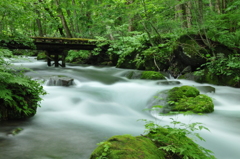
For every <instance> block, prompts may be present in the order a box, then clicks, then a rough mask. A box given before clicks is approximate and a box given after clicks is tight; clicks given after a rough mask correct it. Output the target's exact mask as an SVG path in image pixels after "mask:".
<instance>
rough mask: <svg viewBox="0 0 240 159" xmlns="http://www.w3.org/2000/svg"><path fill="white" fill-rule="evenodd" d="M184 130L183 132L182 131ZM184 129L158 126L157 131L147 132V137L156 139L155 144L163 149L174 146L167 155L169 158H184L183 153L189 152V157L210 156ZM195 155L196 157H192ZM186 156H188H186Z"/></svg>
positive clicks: (203, 157)
mask: <svg viewBox="0 0 240 159" xmlns="http://www.w3.org/2000/svg"><path fill="white" fill-rule="evenodd" d="M181 132H182V133H181ZM183 132H184V131H181V129H177V128H170V127H169V128H164V127H158V128H157V129H155V131H151V132H150V133H148V134H147V137H148V138H150V139H152V140H153V141H155V144H156V145H158V147H159V148H160V149H161V147H167V146H170V147H172V150H174V152H172V151H171V150H169V151H167V152H166V153H167V154H166V156H167V157H169V158H179V159H181V158H184V157H183V156H182V154H185V155H186V154H187V156H188V157H187V158H195V157H196V156H197V158H199V159H200V158H202V159H205V158H208V157H207V156H206V155H205V154H204V153H203V152H202V150H201V147H200V146H199V145H198V144H196V143H195V142H194V141H193V140H192V139H190V138H188V137H187V136H186V134H185V133H183ZM192 156H195V157H192ZM167 157H166V158H167ZM185 157H186V156H185Z"/></svg>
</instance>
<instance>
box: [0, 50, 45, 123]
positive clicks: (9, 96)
mask: <svg viewBox="0 0 240 159" xmlns="http://www.w3.org/2000/svg"><path fill="white" fill-rule="evenodd" d="M6 54H7V55H8V56H12V55H11V52H10V51H8V50H2V49H1V50H0V57H1V58H0V120H9V119H24V118H27V117H31V116H33V115H34V114H35V113H36V109H37V107H39V106H40V105H39V102H40V101H41V100H42V98H41V95H45V94H46V92H45V91H44V90H43V87H42V86H41V84H40V83H38V82H37V81H34V80H32V79H30V78H29V77H27V76H24V75H23V74H21V73H19V72H17V71H15V70H13V69H11V67H9V65H10V64H9V62H6V61H5V59H4V58H3V57H4V56H5V55H6Z"/></svg>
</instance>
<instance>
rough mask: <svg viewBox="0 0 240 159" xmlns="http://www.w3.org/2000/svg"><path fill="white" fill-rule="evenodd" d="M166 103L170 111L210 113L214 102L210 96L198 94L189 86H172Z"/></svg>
mask: <svg viewBox="0 0 240 159" xmlns="http://www.w3.org/2000/svg"><path fill="white" fill-rule="evenodd" d="M167 101H168V104H169V106H170V107H171V110H172V111H192V112H194V113H210V112H213V111H214V104H213V101H212V99H211V98H210V97H208V96H207V95H204V94H200V93H199V90H198V89H197V88H195V87H191V86H182V87H174V88H173V89H171V90H169V92H168V99H167Z"/></svg>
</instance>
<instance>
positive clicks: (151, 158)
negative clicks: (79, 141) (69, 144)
mask: <svg viewBox="0 0 240 159" xmlns="http://www.w3.org/2000/svg"><path fill="white" fill-rule="evenodd" d="M105 150H107V151H105ZM103 155H104V157H106V158H109V159H164V158H165V157H164V155H165V153H164V152H163V151H162V150H159V149H158V148H157V147H156V145H155V144H154V143H153V142H152V141H151V140H150V139H149V138H146V137H143V136H137V137H133V136H131V135H118V136H113V137H111V138H109V139H108V140H107V141H105V142H103V143H102V144H100V145H99V146H98V147H97V148H96V149H95V150H94V151H93V153H92V154H91V157H90V159H97V158H98V157H100V156H103Z"/></svg>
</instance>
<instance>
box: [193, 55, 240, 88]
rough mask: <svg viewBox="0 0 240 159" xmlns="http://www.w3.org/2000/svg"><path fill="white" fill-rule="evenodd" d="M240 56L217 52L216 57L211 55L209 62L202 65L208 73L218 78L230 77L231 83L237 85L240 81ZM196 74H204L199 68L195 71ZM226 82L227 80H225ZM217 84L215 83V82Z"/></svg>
mask: <svg viewBox="0 0 240 159" xmlns="http://www.w3.org/2000/svg"><path fill="white" fill-rule="evenodd" d="M239 61H240V56H239V55H238V54H232V55H228V56H227V57H225V56H224V54H218V56H217V57H212V58H210V59H209V62H207V63H205V64H203V65H202V67H206V69H207V70H208V75H210V76H211V78H213V77H212V76H217V77H218V78H219V79H223V78H225V79H231V82H232V84H230V83H229V84H230V85H233V86H234V85H237V84H239V82H240V76H239V74H240V71H239V70H240V62H239ZM195 75H197V76H205V75H206V74H205V72H204V70H199V71H196V72H195ZM225 83H227V81H225ZM216 84H217V83H216Z"/></svg>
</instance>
